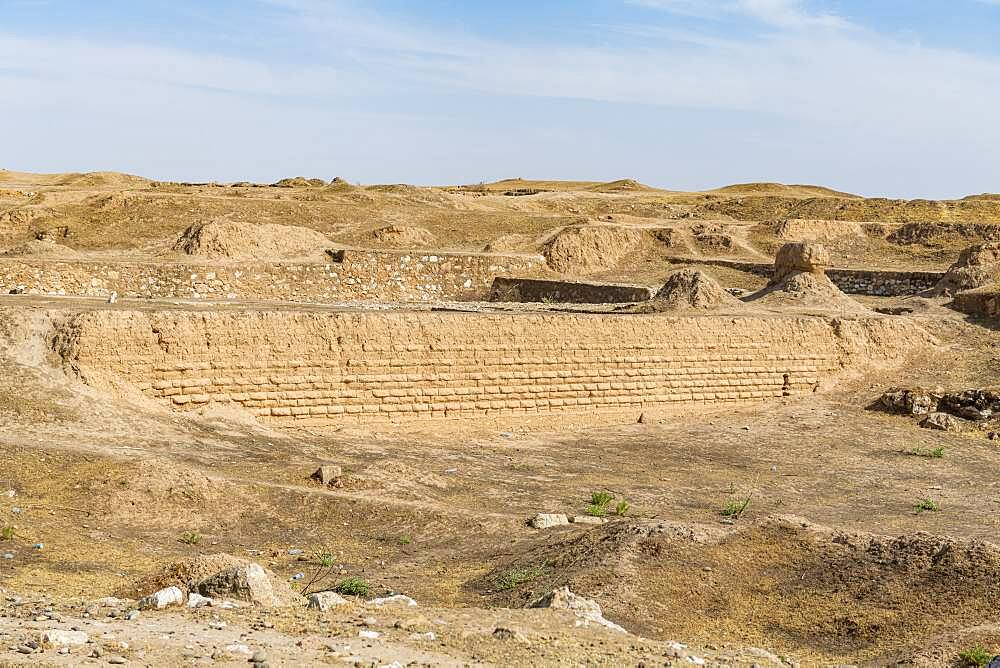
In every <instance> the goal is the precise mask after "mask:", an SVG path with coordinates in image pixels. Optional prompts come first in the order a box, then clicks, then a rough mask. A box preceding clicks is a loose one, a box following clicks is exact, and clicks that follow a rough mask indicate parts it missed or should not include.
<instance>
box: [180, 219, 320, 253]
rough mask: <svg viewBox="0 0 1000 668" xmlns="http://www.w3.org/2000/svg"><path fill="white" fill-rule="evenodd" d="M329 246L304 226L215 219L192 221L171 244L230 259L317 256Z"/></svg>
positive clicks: (182, 248)
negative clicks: (202, 221) (203, 221)
mask: <svg viewBox="0 0 1000 668" xmlns="http://www.w3.org/2000/svg"><path fill="white" fill-rule="evenodd" d="M329 247H330V240H329V239H327V238H326V236H325V235H323V234H321V233H319V232H317V231H316V230H310V229H308V228H305V227H296V226H292V225H274V224H271V223H260V224H258V223H238V222H235V221H231V220H214V221H211V222H208V223H195V224H194V225H192V226H190V227H189V228H187V229H186V230H185V231H184V233H183V234H182V235H181V236H180V238H179V239H178V240H177V243H175V244H174V250H179V251H182V252H184V253H186V254H188V255H195V256H200V257H208V258H228V259H233V260H276V259H281V260H286V259H293V258H305V257H319V256H322V255H323V254H324V253H325V252H326V250H327V249H328V248H329Z"/></svg>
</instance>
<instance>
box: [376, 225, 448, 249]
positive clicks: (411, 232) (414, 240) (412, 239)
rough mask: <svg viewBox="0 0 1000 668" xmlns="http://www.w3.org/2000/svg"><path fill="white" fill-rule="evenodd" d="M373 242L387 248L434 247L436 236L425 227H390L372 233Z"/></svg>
mask: <svg viewBox="0 0 1000 668" xmlns="http://www.w3.org/2000/svg"><path fill="white" fill-rule="evenodd" d="M371 238H372V240H373V241H377V242H378V243H380V244H383V245H386V246H399V247H412V248H419V247H422V246H432V245H433V244H434V241H435V239H434V235H433V234H431V232H430V230H427V229H425V228H423V227H413V226H409V225H389V226H387V227H382V228H379V229H377V230H375V231H374V232H372V233H371Z"/></svg>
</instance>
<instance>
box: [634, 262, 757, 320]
mask: <svg viewBox="0 0 1000 668" xmlns="http://www.w3.org/2000/svg"><path fill="white" fill-rule="evenodd" d="M743 305H744V304H743V302H741V301H740V300H739V299H737V298H736V297H734V296H732V295H731V294H729V293H728V292H726V290H725V289H724V288H723V287H722V286H721V285H719V284H718V283H717V282H716V281H715V279H713V278H712V277H711V276H709V275H708V274H706V273H704V272H701V271H698V270H697V269H681V270H680V271H675V272H674V273H672V274H670V276H669V277H668V278H667V281H666V283H664V284H663V287H662V288H660V290H659V292H657V293H656V296H655V297H653V299H651V300H650V301H648V302H644V303H641V304H637V305H636V306H635V307H633V308H634V310H636V311H640V312H643V313H663V312H669V311H686V310H692V309H696V310H709V309H715V308H723V307H741V306H743Z"/></svg>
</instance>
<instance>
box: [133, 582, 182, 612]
mask: <svg viewBox="0 0 1000 668" xmlns="http://www.w3.org/2000/svg"><path fill="white" fill-rule="evenodd" d="M183 602H184V592H182V591H181V590H180V589H178V588H177V587H167V588H166V589H161V590H160V591H158V592H156V593H154V594H150V595H149V596H147V597H146V598H144V599H142V600H140V601H139V609H140V610H149V609H153V610H163V609H164V608H167V607H169V606H171V605H180V604H181V603H183Z"/></svg>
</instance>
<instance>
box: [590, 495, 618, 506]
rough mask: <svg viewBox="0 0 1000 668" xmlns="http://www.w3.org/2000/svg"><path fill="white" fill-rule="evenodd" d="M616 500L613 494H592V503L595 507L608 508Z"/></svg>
mask: <svg viewBox="0 0 1000 668" xmlns="http://www.w3.org/2000/svg"><path fill="white" fill-rule="evenodd" d="M614 500H615V495H614V494H612V493H611V492H605V491H601V492H591V494H590V502H591V503H592V504H593V505H595V506H606V505H608V504H609V503H611V502H612V501H614Z"/></svg>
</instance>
